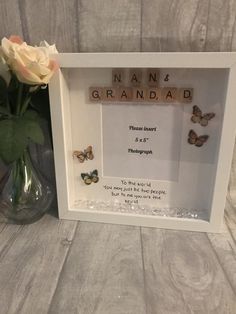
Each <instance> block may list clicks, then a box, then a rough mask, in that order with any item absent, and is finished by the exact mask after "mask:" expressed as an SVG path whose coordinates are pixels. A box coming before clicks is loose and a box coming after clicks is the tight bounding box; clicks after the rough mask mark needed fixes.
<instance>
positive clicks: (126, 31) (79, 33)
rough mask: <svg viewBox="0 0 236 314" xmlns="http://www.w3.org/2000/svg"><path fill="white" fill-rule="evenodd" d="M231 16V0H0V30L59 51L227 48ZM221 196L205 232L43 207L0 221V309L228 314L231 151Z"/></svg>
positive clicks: (234, 177)
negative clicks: (55, 212)
mask: <svg viewBox="0 0 236 314" xmlns="http://www.w3.org/2000/svg"><path fill="white" fill-rule="evenodd" d="M235 21H236V0H224V1H222V0H214V1H213V0H119V1H117V0H89V1H88V0H70V1H68V0H53V1H52V0H51V1H50V0H41V1H39V0H1V1H0V37H4V36H9V35H11V34H18V35H21V36H23V37H24V39H25V40H26V41H27V42H28V43H30V44H38V43H39V42H40V41H41V40H43V39H45V40H47V41H48V42H49V43H56V45H57V48H58V50H59V51H61V52H88V51H90V52H95V51H101V52H104V51H236V31H235V28H236V23H235ZM47 170H48V169H47ZM49 170H50V171H52V169H49ZM50 173H51V172H50ZM228 198H229V201H228V203H227V208H226V216H225V220H226V229H225V230H224V232H223V233H222V234H214V235H213V234H203V233H201V234H200V233H193V232H181V231H168V230H157V229H147V228H139V227H129V226H113V225H104V224H93V223H82V222H80V223H77V222H70V221H59V220H57V219H55V217H53V216H52V215H51V214H48V215H46V216H45V217H44V218H43V219H42V220H40V221H39V222H37V223H35V224H33V225H31V226H10V225H4V224H1V225H0V278H1V280H0V291H1V298H0V309H1V310H0V312H1V313H8V314H11V313H12V314H13V313H14V314H15V313H17V314H18V313H26V314H29V313H36V314H37V313H39V314H44V313H57V314H58V313H79V314H92V313H96V314H157V313H158V314H159V313H164V314H170V313H180V314H185V313H198V314H201V313H202V314H205V313H211V314H216V313H218V314H235V313H236V310H235V309H236V303H235V302H236V301H235V300H236V297H235V293H236V212H235V207H234V205H235V204H236V150H235V154H234V161H233V167H232V172H231V178H230V186H229V197H228Z"/></svg>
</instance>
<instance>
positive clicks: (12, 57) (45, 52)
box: [1, 36, 58, 85]
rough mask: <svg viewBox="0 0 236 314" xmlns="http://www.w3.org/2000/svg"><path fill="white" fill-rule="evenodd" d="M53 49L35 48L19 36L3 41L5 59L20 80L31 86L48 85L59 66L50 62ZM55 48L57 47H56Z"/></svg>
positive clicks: (47, 47) (46, 47)
mask: <svg viewBox="0 0 236 314" xmlns="http://www.w3.org/2000/svg"><path fill="white" fill-rule="evenodd" d="M52 47H54V45H53V46H49V45H48V44H47V46H45V47H33V46H30V45H27V43H26V42H23V40H22V39H21V38H20V37H18V36H11V37H10V38H9V39H7V38H6V37H4V38H3V39H2V47H1V48H2V53H3V57H4V59H5V60H6V62H7V64H8V65H9V67H10V69H11V70H12V71H13V72H14V73H15V75H16V76H17V78H18V80H19V81H20V82H22V83H25V84H29V85H44V84H48V82H49V80H50V79H51V77H52V75H53V74H54V72H55V71H56V70H57V69H58V64H57V62H56V61H54V60H50V58H49V54H50V53H51V52H52V49H53V48H52ZM54 48H55V47H54Z"/></svg>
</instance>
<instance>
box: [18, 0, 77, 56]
mask: <svg viewBox="0 0 236 314" xmlns="http://www.w3.org/2000/svg"><path fill="white" fill-rule="evenodd" d="M19 5H20V11H21V19H22V25H23V30H24V38H25V40H26V41H27V42H29V43H31V44H39V42H40V41H41V40H47V41H48V42H49V43H56V46H57V49H58V50H59V51H60V52H76V51H78V29H77V28H78V26H77V25H78V21H77V5H78V1H77V0H70V1H66V0H53V1H48V0H41V1H38V0H20V1H19Z"/></svg>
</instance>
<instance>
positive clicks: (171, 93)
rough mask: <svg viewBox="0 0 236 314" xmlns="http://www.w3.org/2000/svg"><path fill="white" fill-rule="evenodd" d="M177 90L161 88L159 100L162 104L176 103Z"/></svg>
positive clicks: (174, 88)
mask: <svg viewBox="0 0 236 314" xmlns="http://www.w3.org/2000/svg"><path fill="white" fill-rule="evenodd" d="M177 91H178V90H177V88H176V87H163V88H162V93H161V98H162V101H163V102H169V103H171V102H176V101H177V96H178V93H177Z"/></svg>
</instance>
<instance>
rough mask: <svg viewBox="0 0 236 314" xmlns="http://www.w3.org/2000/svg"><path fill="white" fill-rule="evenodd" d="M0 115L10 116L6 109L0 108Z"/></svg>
mask: <svg viewBox="0 0 236 314" xmlns="http://www.w3.org/2000/svg"><path fill="white" fill-rule="evenodd" d="M0 114H4V115H10V112H9V110H8V109H7V108H6V107H3V106H0Z"/></svg>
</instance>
